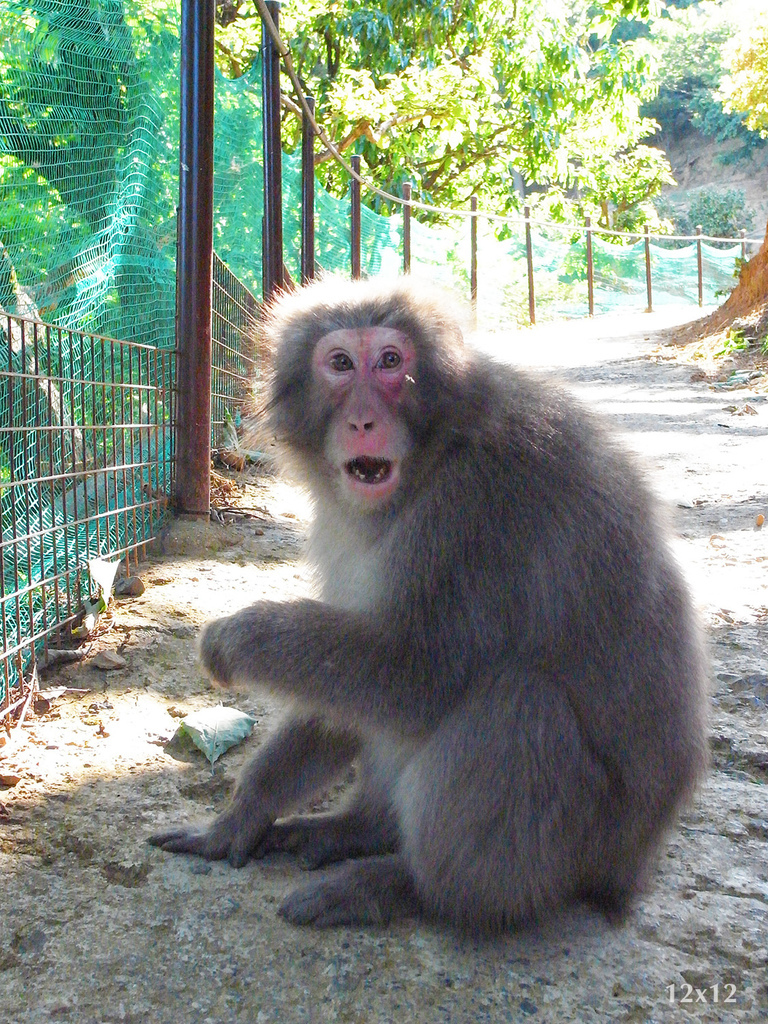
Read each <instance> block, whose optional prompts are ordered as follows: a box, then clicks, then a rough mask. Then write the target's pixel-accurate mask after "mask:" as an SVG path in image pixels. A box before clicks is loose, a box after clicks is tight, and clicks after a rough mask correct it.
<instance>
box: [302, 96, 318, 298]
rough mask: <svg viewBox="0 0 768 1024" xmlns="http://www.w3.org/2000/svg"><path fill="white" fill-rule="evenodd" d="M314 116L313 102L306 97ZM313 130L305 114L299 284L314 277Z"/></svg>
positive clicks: (303, 118) (303, 126) (303, 121)
mask: <svg viewBox="0 0 768 1024" xmlns="http://www.w3.org/2000/svg"><path fill="white" fill-rule="evenodd" d="M306 100H307V106H308V107H309V109H310V110H311V111H312V113H313V114H314V112H315V100H314V98H313V97H312V96H310V95H309V94H307V96H306ZM314 142H315V129H314V128H313V127H312V122H311V121H310V120H309V118H308V117H307V115H306V113H305V114H304V115H303V117H302V120H301V283H302V284H307V282H308V281H312V280H314V277H315V146H314Z"/></svg>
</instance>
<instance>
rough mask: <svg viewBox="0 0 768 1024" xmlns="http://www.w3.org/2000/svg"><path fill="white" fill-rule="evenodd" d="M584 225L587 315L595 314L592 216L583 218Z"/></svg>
mask: <svg viewBox="0 0 768 1024" xmlns="http://www.w3.org/2000/svg"><path fill="white" fill-rule="evenodd" d="M584 227H585V230H586V232H587V299H588V302H589V315H590V316H594V315H595V261H594V257H593V254H592V218H591V217H585V218H584Z"/></svg>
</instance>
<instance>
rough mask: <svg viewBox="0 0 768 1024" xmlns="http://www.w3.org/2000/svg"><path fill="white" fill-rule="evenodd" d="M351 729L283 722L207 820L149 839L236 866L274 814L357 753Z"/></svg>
mask: <svg viewBox="0 0 768 1024" xmlns="http://www.w3.org/2000/svg"><path fill="white" fill-rule="evenodd" d="M358 748H359V741H358V739H357V738H356V737H355V736H353V735H352V734H351V733H347V732H342V731H339V730H333V729H330V728H329V727H328V726H327V725H325V724H324V723H323V722H322V721H320V720H318V719H312V720H310V721H299V720H297V719H291V720H289V721H288V722H286V723H285V724H284V725H283V726H282V727H281V728H280V729H279V730H278V731H277V732H276V733H275V734H274V736H272V737H271V738H270V739H268V740H267V742H266V743H265V744H264V745H263V746H262V747H261V748H260V749H259V750H257V752H256V754H255V755H254V756H253V758H252V759H251V760H250V761H249V762H248V764H247V765H246V766H245V769H244V771H243V774H242V776H241V777H240V780H239V782H238V784H237V787H236V789H235V792H234V795H233V797H232V801H231V803H230V805H229V807H227V808H226V810H224V811H223V812H222V813H221V814H220V815H219V816H218V817H217V818H215V819H214V821H213V822H211V824H209V825H182V826H180V827H176V828H171V829H165V830H162V831H160V832H155V833H154V835H151V836H150V837H149V842H150V843H152V844H153V845H154V846H159V847H160V848H161V849H162V850H167V851H169V852H171V853H194V854H198V855H199V856H201V857H204V858H205V859H206V860H223V859H224V858H225V857H226V858H227V859H228V860H229V863H230V864H231V865H232V867H236V868H239V867H242V866H243V865H244V864H245V863H246V862H247V861H248V859H249V857H251V856H260V855H262V853H263V851H262V849H261V845H262V843H263V841H264V839H265V837H266V836H267V835H268V833H269V830H270V828H271V826H272V824H273V822H274V821H275V818H277V817H278V815H280V814H282V813H285V812H286V811H289V810H290V809H291V807H293V806H295V805H296V804H300V803H302V802H303V801H305V800H308V799H310V798H311V797H312V796H314V794H315V793H316V792H317V791H318V789H320V788H321V787H322V786H323V785H324V784H325V783H327V782H329V781H330V780H331V779H333V778H334V777H335V776H336V775H337V774H338V773H339V772H340V771H341V770H342V769H343V768H344V767H345V766H346V765H348V764H349V763H350V761H352V759H353V758H354V757H355V755H356V754H357V752H358Z"/></svg>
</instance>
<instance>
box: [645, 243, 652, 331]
mask: <svg viewBox="0 0 768 1024" xmlns="http://www.w3.org/2000/svg"><path fill="white" fill-rule="evenodd" d="M645 287H646V291H647V293H648V308H647V309H646V313H652V312H653V283H652V281H651V225H650V224H646V225H645Z"/></svg>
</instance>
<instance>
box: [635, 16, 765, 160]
mask: <svg viewBox="0 0 768 1024" xmlns="http://www.w3.org/2000/svg"><path fill="white" fill-rule="evenodd" d="M675 7H677V8H679V9H678V10H675V9H674V8H672V9H669V8H668V9H667V11H666V12H665V15H666V16H665V17H662V18H660V19H658V20H657V21H656V22H654V25H653V33H652V34H653V45H654V50H655V64H656V69H657V70H656V74H657V80H658V86H659V91H658V95H657V96H656V97H655V98H654V99H652V100H651V101H650V102H649V103H648V104H647V105H646V106H645V108H644V111H645V113H647V114H648V115H649V116H650V117H654V118H656V120H657V121H659V122H660V123H661V124H662V125H663V126H664V129H665V131H669V133H670V134H671V135H673V136H674V135H677V136H679V135H680V134H682V133H683V132H684V131H685V130H686V129H687V128H689V127H692V128H696V129H697V130H699V131H700V132H702V133H703V134H704V135H707V136H709V137H710V138H713V139H717V140H718V141H721V142H722V141H725V140H726V139H732V138H738V139H740V140H741V141H742V142H743V144H744V145H745V146H750V147H751V146H755V145H759V143H760V139H759V137H758V136H757V135H756V134H755V133H754V132H751V131H749V130H748V129H747V128H746V127H745V125H744V123H743V118H742V116H741V115H740V114H737V113H734V111H733V109H727V110H726V109H724V108H723V103H722V96H721V95H720V83H721V79H722V78H723V75H724V74H725V72H726V70H727V67H728V61H729V43H730V41H731V40H732V39H733V38H734V35H735V34H736V32H737V30H738V24H739V19H740V12H741V9H742V0H725V2H724V3H719V2H714V0H703V2H696V3H687V4H683V3H678V4H676V5H675Z"/></svg>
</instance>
